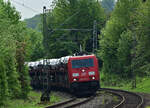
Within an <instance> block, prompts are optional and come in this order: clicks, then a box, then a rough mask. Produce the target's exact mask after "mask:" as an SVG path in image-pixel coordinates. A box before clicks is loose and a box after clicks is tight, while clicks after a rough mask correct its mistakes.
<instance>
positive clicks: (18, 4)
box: [4, 0, 53, 20]
mask: <svg viewBox="0 0 150 108" xmlns="http://www.w3.org/2000/svg"><path fill="white" fill-rule="evenodd" d="M4 1H5V2H6V1H8V0H4ZM52 1H53V0H10V2H11V3H12V6H14V7H15V8H16V10H17V11H18V12H20V14H21V17H22V18H21V20H24V19H27V18H31V17H33V16H35V15H36V14H39V13H42V11H43V6H46V7H47V9H49V8H50V5H51V4H52Z"/></svg>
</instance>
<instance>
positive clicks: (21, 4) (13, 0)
mask: <svg viewBox="0 0 150 108" xmlns="http://www.w3.org/2000/svg"><path fill="white" fill-rule="evenodd" d="M11 1H12V2H14V3H16V4H18V5H20V6H23V7H25V8H27V9H29V10H31V11H33V12H36V13H40V12H39V11H37V10H35V9H33V8H31V7H29V6H27V5H25V4H24V3H20V2H18V1H15V0H11Z"/></svg>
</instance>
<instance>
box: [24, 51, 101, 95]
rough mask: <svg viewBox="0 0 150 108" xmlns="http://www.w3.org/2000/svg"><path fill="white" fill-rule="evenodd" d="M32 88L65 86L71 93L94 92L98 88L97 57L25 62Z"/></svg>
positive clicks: (78, 56) (82, 56)
mask: <svg viewBox="0 0 150 108" xmlns="http://www.w3.org/2000/svg"><path fill="white" fill-rule="evenodd" d="M25 64H26V65H27V66H28V67H29V75H30V78H31V86H32V87H33V89H43V88H48V87H53V88H56V87H57V88H65V89H68V90H69V91H70V92H71V93H79V92H80V93H81V92H83V93H86V92H90V93H94V92H96V91H97V90H98V89H99V88H100V73H99V69H98V59H97V58H96V56H95V55H94V54H91V55H74V56H66V57H61V58H59V59H42V60H39V61H35V62H26V63H25Z"/></svg>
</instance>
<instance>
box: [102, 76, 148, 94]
mask: <svg viewBox="0 0 150 108" xmlns="http://www.w3.org/2000/svg"><path fill="white" fill-rule="evenodd" d="M136 80H137V82H136V88H132V81H129V80H128V81H119V80H118V84H116V85H113V81H112V84H110V85H104V84H105V83H104V82H101V84H102V87H106V88H116V89H122V90H128V91H133V92H141V93H150V78H149V77H144V78H139V77H138V78H136Z"/></svg>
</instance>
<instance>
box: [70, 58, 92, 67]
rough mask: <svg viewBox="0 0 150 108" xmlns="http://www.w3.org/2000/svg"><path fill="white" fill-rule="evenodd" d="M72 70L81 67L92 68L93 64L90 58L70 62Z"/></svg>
mask: <svg viewBox="0 0 150 108" xmlns="http://www.w3.org/2000/svg"><path fill="white" fill-rule="evenodd" d="M71 63H72V68H81V67H93V66H94V62H93V59H92V58H89V59H82V60H72V61H71Z"/></svg>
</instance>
